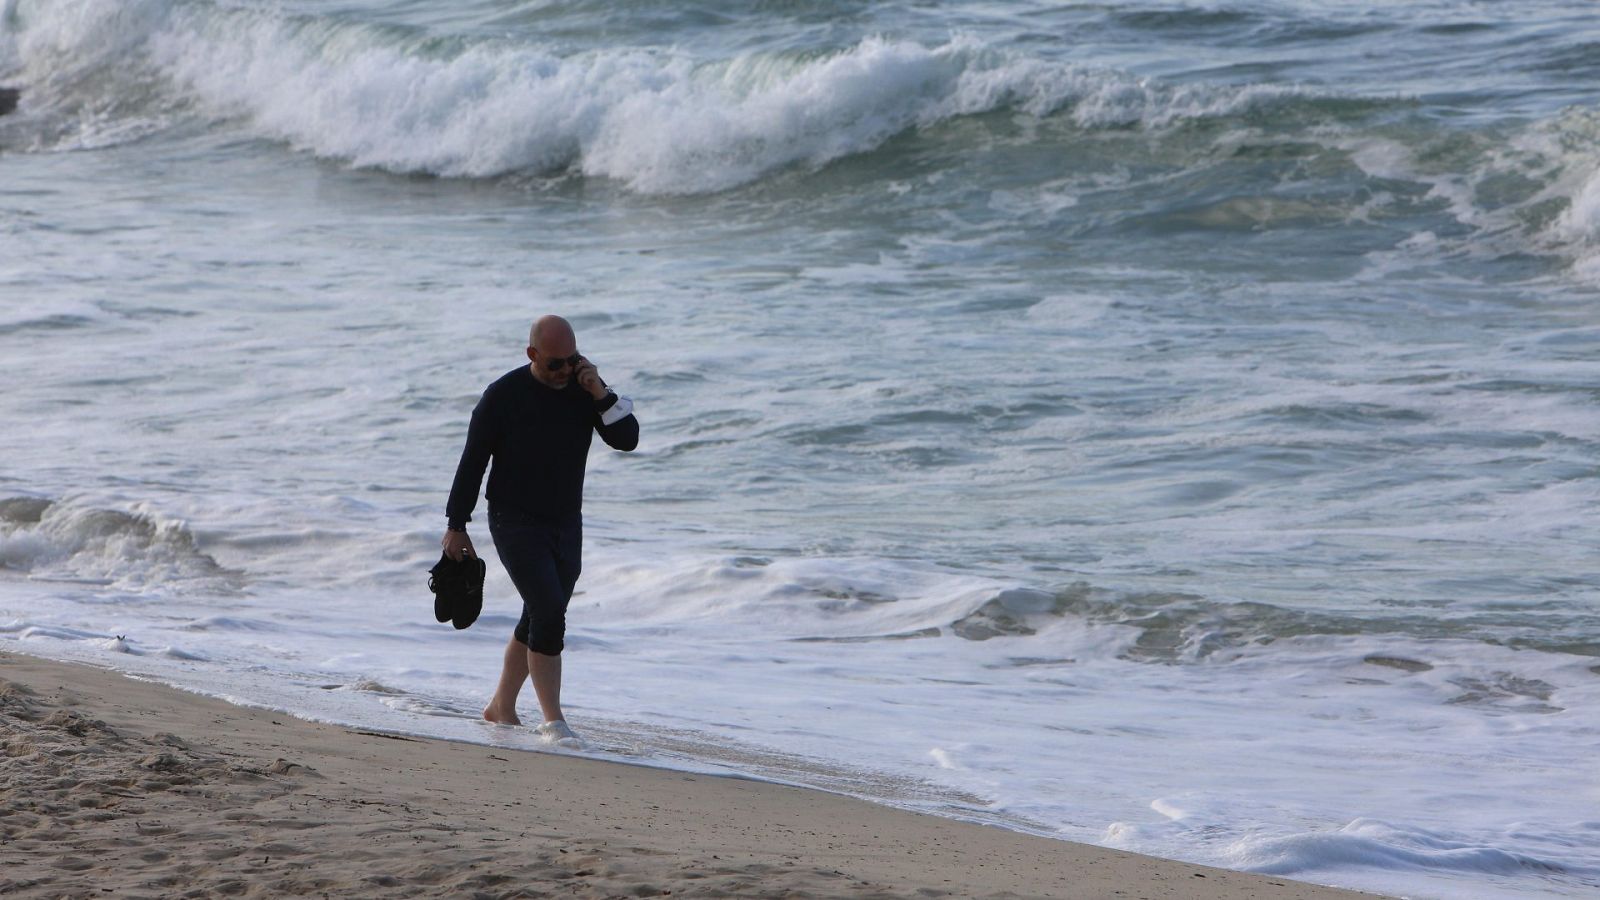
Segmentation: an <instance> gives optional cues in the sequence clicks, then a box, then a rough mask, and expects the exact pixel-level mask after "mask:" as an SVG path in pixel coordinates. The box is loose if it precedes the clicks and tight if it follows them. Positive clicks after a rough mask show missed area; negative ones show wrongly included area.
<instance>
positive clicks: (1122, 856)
mask: <svg viewBox="0 0 1600 900" xmlns="http://www.w3.org/2000/svg"><path fill="white" fill-rule="evenodd" d="M0 736H3V740H4V747H5V755H4V759H3V761H0V767H3V774H4V777H3V779H0V783H3V785H4V789H3V792H0V797H3V800H0V894H3V895H5V896H7V897H102V896H127V897H202V896H218V895H222V896H239V895H243V896H279V895H317V896H322V895H326V896H406V897H409V896H441V895H450V896H474V897H548V896H560V897H647V896H667V895H672V896H691V897H946V896H948V897H976V896H985V897H1074V898H1098V897H1105V898H1128V900H1135V898H1148V900H1154V898H1196V900H1203V898H1261V900H1267V898H1282V900H1290V898H1300V900H1331V898H1335V897H1359V896H1372V895H1367V894H1358V893H1354V892H1348V891H1341V890H1335V889H1331V888H1325V887H1319V886H1314V885H1308V884H1302V883H1297V882H1293V881H1287V880H1284V879H1280V878H1268V877H1263V876H1258V875H1250V874H1242V873H1237V872H1228V871H1222V870H1217V869H1210V868H1205V867H1201V866H1193V865H1187V864H1184V863H1178V862H1171V861H1167V860H1159V859H1153V858H1148V857H1141V856H1137V855H1134V854H1129V853H1122V852H1117V851H1113V850H1106V849H1102V848H1097V847H1091V846H1085V845H1079V844H1071V843H1067V842H1063V841H1055V840H1049V839H1045V838H1039V837H1032V836H1028V835H1022V834H1017V833H1013V832H1008V831H1005V830H1002V829H999V828H992V827H986V826H981V825H973V824H967V823H963V822H956V821H950V820H945V819H940V818H937V817H933V816H926V815H920V814H915V813H908V812H902V811H898V810H894V809H889V808H887V807H882V806H878V805H875V804H872V803H867V802H864V801H860V800H854V799H850V798H846V797H840V796H836V795H832V794H826V793H823V792H819V791H811V790H804V789H799V788H791V787H786V786H781V785H773V784H766V783H761V782H753V781H745V780H740V779H733V778H717V777H708V776H702V775H689V774H685V773H682V772H673V771H667V770H661V769H651V768H645V767H640V766H632V765H626V764H620V763H611V762H603V761H596V760H591V759H583V758H575V757H571V756H563V755H557V754H547V753H529V752H517V751H513V750H504V749H500V748H495V747H489V746H480V745H472V744H463V743H452V742H447V741H436V740H422V739H416V738H410V737H404V736H400V735H390V734H381V733H377V732H367V731H356V730H351V729H347V728H343V727H339V726H333V725H325V724H318V723H312V722H306V721H302V720H299V719H295V718H292V717H289V716H286V715H283V714H281V713H274V712H268V711H263V710H256V709H248V708H242V707H238V706H233V705H231V704H228V703H224V702H222V701H219V700H214V699H211V698H207V697H202V696H199V695H195V694H190V693H187V692H183V691H179V690H175V689H172V688H168V687H165V686H161V685H156V684H152V683H149V682H144V681H138V680H134V679H131V678H127V677H124V676H122V675H119V674H116V673H114V672H110V671H105V670H100V669H96V668H91V667H86V666H79V665H71V664H64V663H58V662H51V661H46V660H40V659H36V658H33V657H28V656H20V655H15V654H9V653H0Z"/></svg>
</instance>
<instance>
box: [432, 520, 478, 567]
mask: <svg viewBox="0 0 1600 900" xmlns="http://www.w3.org/2000/svg"><path fill="white" fill-rule="evenodd" d="M439 545H440V546H442V547H444V553H445V555H446V556H448V557H450V558H451V559H453V560H455V561H456V562H461V557H462V556H477V555H478V551H476V550H474V549H472V538H469V537H467V533H466V532H465V531H451V530H450V529H448V528H447V529H445V532H444V540H442V541H440V542H439Z"/></svg>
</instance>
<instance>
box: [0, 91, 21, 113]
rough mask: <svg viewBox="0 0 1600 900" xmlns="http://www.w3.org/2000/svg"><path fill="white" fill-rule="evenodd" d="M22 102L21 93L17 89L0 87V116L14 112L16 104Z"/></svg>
mask: <svg viewBox="0 0 1600 900" xmlns="http://www.w3.org/2000/svg"><path fill="white" fill-rule="evenodd" d="M21 101H22V91H21V90H19V89H17V88H8V87H0V116H3V115H5V114H6V113H10V112H16V110H17V104H18V103H20V102H21Z"/></svg>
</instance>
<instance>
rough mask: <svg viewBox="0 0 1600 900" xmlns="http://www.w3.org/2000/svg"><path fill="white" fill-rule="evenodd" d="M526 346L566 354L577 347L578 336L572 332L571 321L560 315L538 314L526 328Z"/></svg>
mask: <svg viewBox="0 0 1600 900" xmlns="http://www.w3.org/2000/svg"><path fill="white" fill-rule="evenodd" d="M528 346H529V347H533V348H535V349H537V350H539V351H541V352H546V353H551V354H554V355H556V356H566V355H567V354H569V353H574V352H576V351H577V349H578V336H577V335H575V334H573V333H572V323H571V322H568V321H567V320H566V319H563V318H561V317H560V316H540V317H539V321H537V322H534V323H533V328H531V329H529V330H528Z"/></svg>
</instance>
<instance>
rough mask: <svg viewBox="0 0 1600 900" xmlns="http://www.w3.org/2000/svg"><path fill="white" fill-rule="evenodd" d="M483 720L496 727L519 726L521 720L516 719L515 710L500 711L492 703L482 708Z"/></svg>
mask: <svg viewBox="0 0 1600 900" xmlns="http://www.w3.org/2000/svg"><path fill="white" fill-rule="evenodd" d="M483 720H484V721H485V722H493V723H495V724H496V725H521V724H522V720H521V719H519V718H517V711H516V710H514V709H513V710H501V709H500V708H499V707H497V706H495V705H494V704H493V703H491V704H489V705H488V706H485V707H484V708H483Z"/></svg>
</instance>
